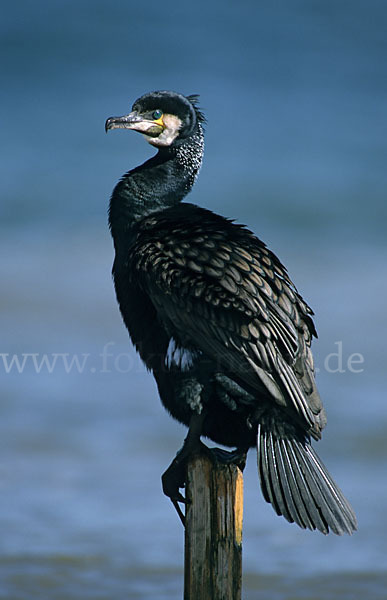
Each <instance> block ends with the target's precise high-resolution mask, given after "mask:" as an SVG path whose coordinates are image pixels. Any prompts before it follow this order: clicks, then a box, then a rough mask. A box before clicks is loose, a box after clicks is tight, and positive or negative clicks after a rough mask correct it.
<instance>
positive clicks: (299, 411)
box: [105, 91, 356, 535]
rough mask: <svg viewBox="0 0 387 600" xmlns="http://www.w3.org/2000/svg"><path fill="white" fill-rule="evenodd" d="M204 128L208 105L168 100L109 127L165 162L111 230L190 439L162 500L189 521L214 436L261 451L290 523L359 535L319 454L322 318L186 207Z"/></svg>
mask: <svg viewBox="0 0 387 600" xmlns="http://www.w3.org/2000/svg"><path fill="white" fill-rule="evenodd" d="M204 122H205V118H204V116H203V114H202V112H201V111H200V110H199V107H198V97H197V96H183V95H181V94H178V93H175V92H170V91H156V92H152V93H148V94H145V95H144V96H142V97H141V98H139V99H138V100H136V102H135V103H134V104H133V107H132V111H131V112H130V113H129V114H128V115H126V116H122V117H110V118H109V119H108V120H107V121H106V125H105V129H106V131H108V130H110V129H117V128H120V129H133V130H134V131H139V132H141V133H142V134H143V135H144V137H145V139H146V140H147V141H148V142H149V143H150V144H151V145H152V146H154V147H155V148H157V150H158V152H157V154H156V155H155V156H153V158H151V159H149V160H147V161H146V162H145V163H144V164H142V165H141V166H138V167H136V168H135V169H132V170H130V171H128V172H127V173H126V174H125V175H124V176H123V177H122V179H121V180H120V181H119V183H118V184H117V185H116V187H115V188H114V191H113V194H112V196H111V200H110V207H109V226H110V230H111V233H112V236H113V240H114V246H115V252H116V255H115V260H114V265H113V278H114V285H115V290H116V294H117V300H118V303H119V307H120V310H121V314H122V317H123V320H124V322H125V325H126V327H127V328H128V331H129V335H130V337H131V340H132V342H133V344H134V346H135V348H136V350H137V351H138V353H139V354H140V356H141V359H142V360H143V361H144V363H145V365H146V366H147V368H148V369H149V370H150V371H152V373H153V375H154V377H155V379H156V382H157V386H158V390H159V394H160V398H161V401H162V403H163V404H164V406H165V407H166V409H167V410H168V411H169V412H170V414H171V415H172V416H173V417H174V418H175V419H177V420H178V421H180V422H181V423H184V425H186V426H188V427H189V430H188V435H187V438H186V440H185V442H184V445H183V447H182V449H181V451H180V452H179V453H178V454H177V456H176V458H175V459H174V461H173V462H172V464H171V466H170V467H169V468H168V469H167V471H166V472H165V473H164V475H163V478H162V480H163V489H164V492H165V493H166V494H167V495H168V496H169V497H170V498H171V499H172V501H173V502H174V504H175V506H176V507H177V508H178V504H177V502H180V501H184V498H183V496H182V495H181V494H180V492H179V487H184V474H185V464H186V459H187V457H188V455H189V453H190V452H191V451H192V449H193V448H194V447H195V446H197V445H198V444H200V443H201V442H200V436H201V435H203V436H205V437H207V438H210V439H211V440H213V441H214V442H215V443H218V444H223V445H225V446H227V447H234V448H236V449H237V451H236V452H237V454H238V453H239V456H243V455H245V453H246V451H247V449H249V448H251V447H256V448H257V453H258V472H259V478H260V483H261V489H262V492H263V495H264V497H265V500H266V501H267V502H270V503H271V504H272V506H273V508H274V510H275V511H276V513H277V514H278V515H283V516H284V517H285V518H286V519H287V520H288V521H290V522H295V523H297V524H298V525H299V526H300V527H302V528H308V529H312V530H313V529H318V530H319V531H321V532H323V533H328V532H329V530H331V531H333V532H334V533H336V534H339V535H340V534H343V533H352V532H353V531H354V530H355V529H356V517H355V515H354V512H353V510H352V508H351V506H350V505H349V503H348V502H347V500H346V499H345V497H344V496H343V494H342V492H341V491H340V489H339V488H338V487H337V485H336V484H335V482H334V481H333V480H332V478H331V476H330V475H329V473H328V471H327V470H326V468H325V466H324V465H323V464H322V462H321V460H320V459H319V458H318V456H317V455H316V453H315V452H314V450H313V448H312V446H311V443H310V439H311V438H314V439H315V440H318V439H320V438H321V431H322V429H323V428H324V426H325V424H326V416H325V411H324V408H323V406H322V402H321V400H320V397H319V394H318V391H317V389H316V384H315V380H314V369H313V358H312V354H311V350H310V345H311V340H312V337H313V336H316V331H315V327H314V324H313V321H312V315H313V312H312V310H311V309H310V308H309V306H308V305H307V304H306V302H305V301H304V300H303V299H302V297H301V296H300V294H299V293H298V292H297V289H296V288H295V286H294V285H293V283H292V281H291V280H290V278H289V276H288V274H287V271H286V269H285V267H284V266H283V265H282V264H281V262H280V261H279V259H278V258H277V257H276V256H275V255H274V254H273V252H271V251H270V250H269V249H268V248H267V247H266V245H265V244H264V243H263V242H262V241H261V240H260V239H258V238H257V237H256V236H255V235H254V234H253V233H252V232H251V231H249V230H248V229H247V228H246V227H244V226H242V225H238V224H236V223H234V222H233V221H231V220H229V219H226V218H224V217H222V216H220V215H217V214H214V213H213V212H211V211H209V210H206V209H204V208H200V207H199V206H195V205H194V204H189V203H185V202H184V203H181V200H183V198H184V197H185V196H186V195H187V194H188V192H190V190H191V189H192V186H193V184H194V182H195V180H196V177H197V175H198V173H199V170H200V166H201V163H202V156H203V142H204V136H203V125H204ZM224 454H227V453H225V452H224ZM232 456H233V455H232ZM179 513H180V515H181V514H182V513H181V511H180V510H179Z"/></svg>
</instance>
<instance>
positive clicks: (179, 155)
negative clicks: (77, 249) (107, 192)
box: [109, 125, 204, 238]
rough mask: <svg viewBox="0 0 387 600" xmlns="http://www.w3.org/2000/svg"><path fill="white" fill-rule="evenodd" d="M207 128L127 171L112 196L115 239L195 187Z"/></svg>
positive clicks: (110, 218) (110, 220)
mask: <svg viewBox="0 0 387 600" xmlns="http://www.w3.org/2000/svg"><path fill="white" fill-rule="evenodd" d="M203 148H204V140H203V131H202V128H201V127H200V125H199V127H198V129H197V131H196V132H195V133H194V134H193V135H192V136H190V137H189V138H188V140H185V141H184V143H182V144H180V145H176V146H174V147H168V148H160V150H159V151H158V153H157V154H156V155H155V156H154V157H153V158H151V159H150V160H148V161H146V162H145V163H144V164H142V165H141V166H139V167H136V168H135V169H133V170H131V171H129V172H128V173H126V174H125V175H124V176H123V177H122V179H121V181H119V183H118V184H117V186H116V187H115V189H114V191H113V194H112V197H111V199H110V207H109V225H110V229H111V232H112V235H113V238H116V237H119V236H122V235H125V234H127V233H130V231H131V230H132V228H133V227H134V226H135V225H136V224H137V223H138V221H140V220H141V219H142V218H144V217H146V216H147V215H149V214H151V213H153V212H156V211H160V210H164V209H166V208H170V207H171V206H174V205H176V204H178V203H179V202H180V201H181V200H182V199H183V198H184V196H186V195H187V194H188V193H189V192H190V191H191V189H192V186H193V184H194V183H195V179H196V177H197V175H198V173H199V170H200V167H201V163H202V157H203Z"/></svg>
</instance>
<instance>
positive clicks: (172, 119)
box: [144, 114, 182, 146]
mask: <svg viewBox="0 0 387 600" xmlns="http://www.w3.org/2000/svg"><path fill="white" fill-rule="evenodd" d="M163 123H164V125H165V128H164V130H163V131H162V132H161V133H160V135H158V136H157V137H151V136H150V135H146V133H144V137H145V139H146V141H147V142H149V143H150V144H152V146H170V145H171V144H172V142H173V141H174V140H175V139H176V138H177V136H178V135H179V131H180V127H181V125H182V123H181V120H180V119H179V117H176V115H168V114H165V115H163Z"/></svg>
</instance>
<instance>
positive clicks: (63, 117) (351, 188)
mask: <svg viewBox="0 0 387 600" xmlns="http://www.w3.org/2000/svg"><path fill="white" fill-rule="evenodd" d="M0 31H1V44H2V48H1V59H0V60H1V65H2V66H1V69H2V70H1V73H2V76H1V91H0V94H1V113H2V118H1V122H2V132H1V139H2V143H1V179H0V181H1V183H0V186H1V199H0V202H1V205H0V219H1V222H0V252H1V266H0V269H1V273H0V277H1V291H2V294H1V300H0V309H1V315H0V319H1V329H0V336H1V337H0V354H1V356H0V378H1V404H0V598H4V599H7V600H11V599H12V600H16V599H17V600H22V599H23V600H24V599H28V600H29V599H31V598H39V599H42V600H46V599H47V600H48V599H50V600H59V599H66V600H75V599H80V598H92V599H94V600H97V599H98V600H102V599H106V600H107V599H109V600H112V599H117V600H121V599H124V598H130V599H132V598H133V599H139V600H140V599H141V600H142V599H144V600H145V599H146V600H151V599H152V600H163V599H168V600H177V599H179V598H182V589H183V531H182V527H181V524H180V522H179V521H178V519H177V517H176V514H175V513H174V511H173V509H172V507H171V505H170V503H169V502H168V501H167V500H166V499H165V498H164V497H163V495H162V493H161V486H160V475H161V473H162V472H163V470H164V469H165V467H166V466H167V465H168V464H169V462H170V460H171V458H172V456H173V455H174V453H175V452H176V450H177V449H178V447H179V446H180V444H181V442H182V440H183V437H184V435H185V431H184V428H183V427H182V426H180V425H179V424H177V423H175V422H173V421H172V420H171V419H170V418H169V417H168V415H167V414H166V413H165V412H164V411H163V409H162V407H161V405H160V403H159V400H158V398H157V394H156V390H155V386H154V384H153V381H152V379H151V377H150V376H149V375H148V374H147V373H146V372H145V371H144V369H143V367H142V366H141V364H140V363H139V361H138V359H137V358H136V357H135V355H134V353H133V351H132V349H131V348H130V345H129V341H128V337H127V334H126V331H125V329H124V327H123V324H122V322H121V319H120V316H119V314H118V309H117V307H116V303H115V298H114V293H113V286H112V282H111V279H110V269H111V263H112V258H113V252H112V244H111V240H110V236H109V233H108V229H107V224H106V207H107V202H108V198H109V194H110V192H111V190H112V188H113V186H114V184H115V182H116V181H117V179H118V178H119V177H120V175H121V174H122V173H124V172H125V171H126V170H128V169H129V168H130V167H132V166H135V165H137V164H140V162H142V161H143V160H145V159H146V158H147V157H149V156H150V154H151V153H152V149H151V148H150V147H149V146H147V145H146V144H145V143H144V142H143V141H142V139H140V137H139V136H138V135H137V134H134V133H129V132H114V133H113V134H110V135H109V136H105V133H104V121H105V119H106V118H107V117H108V116H111V115H114V114H124V113H126V112H128V109H129V107H130V105H131V104H132V102H133V100H134V99H136V98H137V97H138V96H140V95H141V94H143V93H144V92H146V91H150V90H154V89H174V90H177V91H181V92H182V93H185V94H190V93H200V94H201V105H202V107H203V109H204V111H205V114H206V116H207V119H208V126H207V135H206V153H205V161H204V166H203V169H202V172H201V175H200V177H199V180H198V183H197V185H196V186H195V189H194V191H193V193H192V194H191V197H190V201H192V202H195V203H198V204H202V205H204V206H206V207H209V208H211V209H212V210H215V211H217V212H221V213H223V214H225V215H228V216H230V217H234V218H236V219H238V220H239V221H240V222H243V223H248V224H249V226H250V227H251V228H252V229H254V231H255V232H256V233H257V234H258V235H259V237H261V238H262V239H263V240H265V241H266V242H267V243H268V244H269V245H270V247H271V248H272V249H273V250H274V251H275V252H276V253H277V254H278V255H279V256H280V258H281V259H282V260H283V261H284V262H285V264H286V265H287V267H288V269H289V271H290V274H291V276H292V278H293V279H294V280H295V282H296V283H297V286H298V288H299V289H300V291H301V292H302V294H303V295H304V297H305V298H306V299H307V300H308V302H309V303H310V304H311V305H312V306H313V308H314V310H315V312H316V323H317V328H318V331H319V335H320V338H319V340H317V342H315V344H314V351H315V356H316V362H317V366H318V369H319V373H318V383H319V387H320V390H321V394H322V397H323V398H324V401H325V405H326V408H327V411H328V418H329V422H328V427H327V429H326V431H325V435H324V439H323V441H322V442H321V443H319V444H318V452H319V454H320V456H321V457H322V458H323V460H324V461H325V462H326V464H327V465H328V466H329V469H330V471H331V472H332V474H333V475H334V477H335V479H336V480H337V481H338V482H340V485H341V487H342V488H343V490H344V491H345V493H346V495H347V496H348V497H349V498H350V499H351V501H352V504H353V506H354V507H355V509H356V512H357V514H358V520H359V531H358V533H356V535H354V536H353V537H351V538H348V537H344V538H337V537H334V536H328V537H324V536H322V535H321V534H318V533H310V532H304V531H301V530H299V529H298V528H297V527H296V526H294V525H290V524H288V523H287V522H286V521H285V520H284V519H280V518H278V517H276V515H275V514H274V512H273V510H272V509H271V507H270V506H269V505H267V504H266V503H265V502H264V501H263V500H262V497H261V493H260V490H259V485H258V477H257V474H256V466H255V455H254V453H253V452H251V455H250V457H249V462H248V466H247V469H246V472H245V520H244V598H245V599H247V600H251V599H261V598H262V599H263V598H271V599H274V600H275V599H277V598H286V599H289V600H290V599H294V598H298V599H300V598H302V599H308V600H312V599H313V600H328V599H329V600H333V599H340V600H346V599H348V600H349V599H351V600H352V599H359V600H360V599H362V600H363V599H364V598H367V599H379V598H385V597H386V589H387V574H386V571H387V569H386V567H387V558H386V557H387V535H386V529H387V516H386V514H387V513H386V504H387V477H386V458H387V440H386V433H385V432H386V429H387V408H386V405H385V396H386V394H385V387H386V374H385V371H386V360H385V338H386V310H385V298H386V291H387V290H386V277H385V263H386V258H385V257H386V191H387V174H386V159H387V153H386V151H387V142H386V137H387V136H386V134H387V126H386V106H387V72H386V64H387V35H386V31H387V4H386V3H385V2H383V1H382V0H379V1H378V0H369V1H368V2H365V1H362V0H351V1H349V0H341V1H340V2H337V1H336V0H323V1H321V0H311V1H309V2H306V1H303V0H291V1H287V0H278V1H276V2H255V1H250V2H249V1H247V0H241V1H240V2H238V3H236V2H220V1H218V0H216V1H214V2H205V1H203V0H197V1H196V2H195V3H188V2H187V3H184V2H170V1H169V0H165V1H164V2H154V1H153V0H148V2H143V3H141V2H132V1H129V2H119V1H117V0H111V1H109V2H107V1H105V0H104V1H101V0H93V2H91V0H89V1H85V0H77V1H76V2H75V0H67V1H58V0H52V1H51V2H44V1H43V0H35V2H33V3H32V2H26V1H25V0H24V1H23V0H22V1H21V2H18V3H5V4H3V6H2V15H1V20H0ZM55 355H57V358H55ZM15 357H16V358H15ZM44 357H46V358H44ZM74 357H76V358H74ZM10 361H13V362H10ZM17 361H19V362H17ZM34 361H35V362H34ZM42 361H43V362H42ZM45 361H46V362H45ZM53 361H54V362H53ZM55 361H56V362H55ZM66 361H67V362H66ZM74 361H78V363H77V362H74ZM19 371H20V372H19Z"/></svg>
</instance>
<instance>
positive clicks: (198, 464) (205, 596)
mask: <svg viewBox="0 0 387 600" xmlns="http://www.w3.org/2000/svg"><path fill="white" fill-rule="evenodd" d="M186 498H187V499H188V500H189V504H187V505H186V523H185V561H184V562H185V571H184V600H240V599H241V592H242V519H243V475H242V471H241V470H240V469H239V468H238V467H237V466H236V465H234V464H231V465H226V464H222V463H221V462H219V461H217V460H216V459H215V458H214V457H213V456H212V455H211V454H210V453H208V452H203V451H202V452H200V453H199V454H195V455H194V456H193V457H192V458H191V459H190V461H189V463H188V468H187V481H186Z"/></svg>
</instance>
